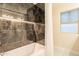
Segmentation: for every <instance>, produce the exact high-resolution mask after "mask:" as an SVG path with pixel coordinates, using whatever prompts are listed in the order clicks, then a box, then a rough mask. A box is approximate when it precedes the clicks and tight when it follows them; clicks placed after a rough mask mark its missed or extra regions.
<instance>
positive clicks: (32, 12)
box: [27, 5, 45, 23]
mask: <svg viewBox="0 0 79 59" xmlns="http://www.w3.org/2000/svg"><path fill="white" fill-rule="evenodd" d="M27 21H31V22H36V23H45V12H44V10H42V9H41V8H39V7H38V6H37V5H34V6H33V7H31V8H29V9H28V10H27Z"/></svg>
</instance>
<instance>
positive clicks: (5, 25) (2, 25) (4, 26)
mask: <svg viewBox="0 0 79 59" xmlns="http://www.w3.org/2000/svg"><path fill="white" fill-rule="evenodd" d="M10 25H11V22H10V21H7V20H4V19H1V20H0V30H9V29H10Z"/></svg>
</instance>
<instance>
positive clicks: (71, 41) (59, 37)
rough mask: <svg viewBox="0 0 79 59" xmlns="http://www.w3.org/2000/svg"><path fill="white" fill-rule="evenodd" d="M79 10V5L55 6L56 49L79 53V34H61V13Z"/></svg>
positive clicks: (65, 4)
mask: <svg viewBox="0 0 79 59" xmlns="http://www.w3.org/2000/svg"><path fill="white" fill-rule="evenodd" d="M75 8H79V4H67V3H64V4H53V27H54V44H55V47H59V48H61V49H62V48H64V49H70V48H72V50H74V51H77V52H78V51H79V44H78V43H79V41H78V39H77V38H78V36H77V33H65V32H64V33H63V32H60V13H61V12H64V11H67V10H72V9H75Z"/></svg>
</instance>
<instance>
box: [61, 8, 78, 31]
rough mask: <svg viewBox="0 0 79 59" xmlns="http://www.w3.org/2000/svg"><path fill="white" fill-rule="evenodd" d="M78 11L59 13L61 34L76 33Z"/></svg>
mask: <svg viewBox="0 0 79 59" xmlns="http://www.w3.org/2000/svg"><path fill="white" fill-rule="evenodd" d="M78 14H79V10H78V9H75V10H71V11H67V12H63V13H61V32H78V17H79V15H78Z"/></svg>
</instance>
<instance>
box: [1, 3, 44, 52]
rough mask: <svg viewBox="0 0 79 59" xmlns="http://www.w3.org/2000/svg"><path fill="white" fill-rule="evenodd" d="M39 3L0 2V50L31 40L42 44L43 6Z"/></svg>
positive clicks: (29, 42) (16, 46)
mask: <svg viewBox="0 0 79 59" xmlns="http://www.w3.org/2000/svg"><path fill="white" fill-rule="evenodd" d="M38 5H39V6H38ZM40 5H41V4H37V5H33V4H30V3H29V4H28V3H27V4H18V3H15V4H9V3H8V4H6V3H4V4H0V52H6V51H9V50H12V49H15V48H18V47H21V46H24V45H27V44H31V43H33V42H38V43H40V44H44V40H45V19H44V8H43V7H42V8H43V9H41V8H40ZM43 5H44V4H43Z"/></svg>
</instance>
